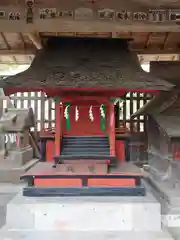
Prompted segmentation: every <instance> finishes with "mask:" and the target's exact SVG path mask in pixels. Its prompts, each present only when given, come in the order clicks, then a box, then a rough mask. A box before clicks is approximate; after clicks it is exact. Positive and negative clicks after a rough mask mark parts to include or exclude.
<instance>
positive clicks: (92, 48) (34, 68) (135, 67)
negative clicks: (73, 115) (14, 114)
mask: <svg viewBox="0 0 180 240" xmlns="http://www.w3.org/2000/svg"><path fill="white" fill-rule="evenodd" d="M0 87H1V88H4V89H5V90H6V89H7V88H27V90H28V88H31V90H32V88H34V89H35V88H47V87H49V88H57V87H59V88H66V89H67V88H74V89H75V88H76V89H77V88H79V89H83V88H106V89H117V88H118V89H126V90H131V89H133V90H134V89H139V90H141V89H142V90H144V89H146V90H148V89H149V90H164V91H166V90H169V89H171V88H172V87H173V85H172V84H170V83H168V82H167V81H164V80H163V79H162V78H159V77H155V76H153V75H151V74H149V73H147V72H144V71H143V70H142V68H141V66H140V63H139V60H138V57H137V55H136V54H135V53H132V52H130V51H129V50H128V41H126V40H122V39H97V38H62V37H61V38H60V37H53V38H50V39H49V40H48V41H47V45H46V46H45V47H44V49H42V50H39V51H38V53H37V55H36V57H35V59H34V61H33V62H32V65H31V66H30V68H29V69H27V70H26V71H25V72H22V73H19V74H17V75H15V76H11V77H8V78H6V79H5V80H3V81H0Z"/></svg>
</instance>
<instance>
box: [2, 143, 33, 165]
mask: <svg viewBox="0 0 180 240" xmlns="http://www.w3.org/2000/svg"><path fill="white" fill-rule="evenodd" d="M31 159H33V149H32V147H31V146H27V147H24V148H21V149H17V150H10V151H9V156H8V157H7V159H6V160H7V161H13V162H16V164H17V165H19V166H23V165H24V164H26V163H27V162H28V161H30V160H31Z"/></svg>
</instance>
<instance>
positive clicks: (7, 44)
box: [1, 32, 17, 63]
mask: <svg viewBox="0 0 180 240" xmlns="http://www.w3.org/2000/svg"><path fill="white" fill-rule="evenodd" d="M1 37H2V39H3V41H4V43H5V44H6V47H7V49H8V50H11V47H10V45H9V43H8V41H7V39H6V37H5V36H4V33H3V32H1ZM12 58H13V60H14V62H15V63H16V62H17V61H16V57H15V56H14V55H13V56H12Z"/></svg>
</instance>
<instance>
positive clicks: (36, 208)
mask: <svg viewBox="0 0 180 240" xmlns="http://www.w3.org/2000/svg"><path fill="white" fill-rule="evenodd" d="M25 219H26V221H25ZM6 224H7V225H8V227H9V229H17V230H39V231H41V230H59V229H61V230H68V231H84V230H85V231H161V214H160V204H159V203H158V202H157V201H156V200H155V199H154V197H153V196H152V195H151V194H150V193H147V196H144V197H141V196H138V197H83V198H81V197H79V198H78V197H63V198H58V197H56V198H53V197H52V198H36V197H32V198H28V197H23V196H22V194H18V195H17V196H16V197H15V198H14V199H12V201H11V202H10V203H9V204H8V205H7V215H6Z"/></svg>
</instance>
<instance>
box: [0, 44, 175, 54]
mask: <svg viewBox="0 0 180 240" xmlns="http://www.w3.org/2000/svg"><path fill="white" fill-rule="evenodd" d="M131 51H133V52H136V53H137V54H140V55H167V54H180V48H172V49H160V48H149V49H144V48H139V46H138V47H136V46H133V47H132V48H131ZM36 52H37V50H36V49H35V48H27V49H0V55H1V56H3V55H4V56H23V55H24V56H34V55H35V54H36Z"/></svg>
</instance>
